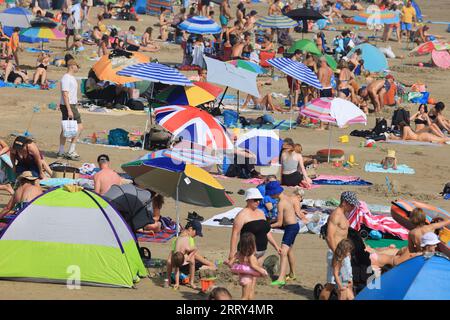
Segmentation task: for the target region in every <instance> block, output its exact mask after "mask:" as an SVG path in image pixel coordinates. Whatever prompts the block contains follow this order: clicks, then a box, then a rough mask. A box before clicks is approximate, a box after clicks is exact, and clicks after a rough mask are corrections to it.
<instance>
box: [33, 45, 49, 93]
mask: <svg viewBox="0 0 450 320" xmlns="http://www.w3.org/2000/svg"><path fill="white" fill-rule="evenodd" d="M49 64H50V56H49V55H48V54H46V53H41V54H39V56H38V59H37V66H36V72H35V73H34V76H33V85H36V84H37V83H38V82H39V80H40V83H41V86H45V84H46V82H47V67H48V65H49Z"/></svg>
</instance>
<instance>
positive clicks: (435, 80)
mask: <svg viewBox="0 0 450 320" xmlns="http://www.w3.org/2000/svg"><path fill="white" fill-rule="evenodd" d="M418 3H419V5H421V8H422V11H423V14H424V15H425V20H429V19H431V18H432V19H433V20H435V21H445V20H446V19H447V15H448V12H449V9H450V3H449V2H448V1H447V0H435V1H433V2H432V5H430V4H429V3H428V2H427V1H423V0H419V1H418ZM426 3H427V5H425V4H426ZM235 5H236V1H233V8H235ZM248 8H252V9H253V8H256V10H257V11H258V12H259V13H260V15H265V13H266V10H267V5H265V4H256V5H255V4H252V5H249V6H248ZM98 10H99V9H98V8H96V9H94V12H97V11H98ZM215 11H216V15H218V12H219V9H218V8H217V7H216V8H215ZM233 11H234V9H233ZM141 19H142V21H140V22H138V23H124V22H118V21H115V20H112V21H111V20H110V21H107V23H112V24H115V25H118V26H120V27H122V29H127V27H128V26H129V25H131V24H134V25H135V26H136V27H137V34H142V32H143V31H144V29H145V28H146V27H147V26H153V24H154V23H156V21H157V19H156V17H150V16H141ZM338 27H341V28H342V27H343V25H339V26H338ZM446 28H447V26H446V25H438V24H436V25H431V32H434V33H437V34H441V35H444V36H446V35H447V34H446V32H445V30H446ZM154 29H155V35H154V37H156V35H157V33H158V32H157V28H156V27H155V28H154ZM358 32H364V33H365V34H368V32H367V31H366V30H359V31H358ZM334 34H335V33H334V32H327V39H328V42H329V43H330V42H331V40H332V36H334ZM295 37H297V38H299V37H301V35H300V34H295ZM306 37H307V38H311V37H312V34H309V35H307V36H306ZM63 45H64V44H63V41H61V42H57V41H53V42H51V43H48V44H46V45H45V46H46V49H51V50H53V51H55V54H54V55H53V56H55V55H58V56H63V55H64V54H63V53H62V48H63ZM377 45H378V46H383V43H381V42H378V43H377ZM388 45H391V46H392V48H393V50H394V52H395V53H396V54H397V55H403V56H405V57H406V56H407V51H406V50H405V46H406V45H405V44H402V45H401V46H399V45H398V44H397V43H396V42H390V43H389V44H388ZM31 46H33V45H30V44H25V47H31ZM86 49H87V50H86V51H85V52H83V54H80V55H78V56H77V60H78V61H79V62H80V63H81V64H82V69H81V71H80V72H79V74H78V76H80V77H85V76H86V75H87V72H88V70H89V68H90V66H91V65H92V64H93V62H92V61H89V60H88V56H89V55H90V54H91V53H92V51H94V50H96V47H89V46H86ZM36 56H37V54H31V53H26V52H24V53H22V54H21V64H23V65H28V66H34V65H35V59H36ZM151 57H152V58H157V59H158V60H159V61H161V62H171V63H179V62H180V61H181V59H182V52H181V50H180V48H179V46H176V45H167V44H163V45H162V50H161V52H158V53H155V54H152V55H151ZM429 59H430V57H429V56H423V57H415V58H410V57H406V58H405V59H390V60H389V65H390V69H391V70H392V71H393V74H394V76H395V77H396V78H397V79H398V80H400V81H403V82H405V83H407V84H412V83H414V82H416V81H422V82H424V83H426V84H427V86H428V88H429V91H430V92H431V96H432V97H433V98H434V99H436V100H438V101H439V100H442V101H444V102H446V103H447V102H448V100H449V97H450V92H449V90H448V82H449V81H450V73H449V71H444V70H439V69H437V68H435V67H424V68H419V67H418V66H417V63H418V62H419V61H421V62H427V61H428V60H429ZM30 68H31V67H29V68H28V69H30ZM64 72H65V69H64V68H57V67H54V66H50V67H49V78H50V79H56V80H59V79H60V78H61V76H62V75H63V74H64ZM286 87H287V86H286V80H285V79H284V78H280V79H279V80H278V81H274V82H273V85H272V86H266V87H265V90H266V91H270V92H277V93H284V94H286V91H287V88H286ZM0 91H1V98H2V100H1V102H0V108H1V110H2V112H1V117H0V137H2V138H7V136H8V135H9V134H10V133H12V132H24V131H25V129H27V128H28V130H29V131H30V132H31V133H32V134H33V136H34V138H35V139H36V141H37V143H38V145H39V147H40V149H41V150H42V151H43V152H44V154H45V157H46V159H47V161H48V162H49V163H51V162H53V161H55V160H56V157H55V155H56V151H57V149H58V136H59V130H60V129H59V126H60V113H59V112H57V111H52V110H50V109H48V108H47V105H48V104H49V103H51V102H54V103H58V102H59V90H58V89H54V90H50V91H43V90H28V89H10V88H1V89H0ZM231 93H233V92H231ZM278 103H279V104H281V103H282V101H278ZM447 104H448V103H447ZM34 106H39V107H40V110H41V111H40V112H39V113H34V114H33V113H32V110H33V107H34ZM407 107H408V108H410V110H411V112H415V110H416V106H415V105H411V106H410V105H407ZM448 109H450V108H449V107H447V110H446V116H447V117H450V111H449V110H448ZM392 110H393V108H391V107H386V108H385V111H384V114H383V115H384V116H385V117H387V118H390V116H391V114H392ZM276 117H278V118H286V116H283V117H280V116H279V115H277V116H276ZM31 119H32V124H31V126H30V127H28V126H29V124H30V121H31ZM82 119H83V124H84V126H85V131H84V132H83V134H82V137H86V136H87V135H90V134H92V133H93V132H94V131H101V130H107V131H108V130H110V129H114V128H124V129H125V130H128V131H132V130H135V129H139V130H143V128H144V126H145V121H146V119H145V116H143V115H142V114H137V115H123V116H111V115H97V114H82ZM374 123H375V116H374V115H370V116H369V123H368V125H367V127H364V126H361V125H356V126H352V127H349V128H346V129H336V128H334V129H333V136H332V137H333V138H332V142H333V146H334V147H337V148H340V149H343V150H344V151H345V153H346V155H349V154H353V155H354V156H355V159H356V162H357V163H358V164H359V166H355V167H353V168H351V169H349V170H346V169H343V168H334V167H332V166H331V165H326V164H324V165H321V166H320V168H319V169H318V173H320V174H337V175H356V176H360V177H362V178H363V179H366V180H369V181H371V182H373V183H374V185H373V186H372V187H339V186H322V187H320V188H318V189H314V190H311V191H307V192H306V197H307V198H313V199H326V198H330V197H334V198H338V197H339V194H340V193H341V192H342V191H345V190H353V191H355V192H357V194H358V196H359V197H360V198H361V199H362V200H365V201H366V202H368V203H376V204H380V205H389V204H390V202H391V201H393V200H395V199H396V198H399V197H406V198H415V199H418V200H423V201H427V202H430V203H433V204H434V205H436V206H440V207H442V208H444V209H446V210H450V202H449V201H444V200H443V199H442V198H441V197H439V195H438V193H439V192H440V191H442V188H443V186H444V184H445V183H446V182H448V181H450V179H449V178H450V175H449V174H448V172H450V162H449V161H448V157H449V155H450V146H442V147H425V146H404V145H385V144H378V146H377V147H376V148H370V149H368V148H361V147H359V144H360V142H361V141H363V140H362V139H360V138H355V137H350V141H349V143H345V144H343V143H339V142H338V137H339V136H341V135H344V134H349V133H350V131H351V130H353V129H370V128H373V126H374ZM328 134H329V133H328V131H322V132H319V131H315V130H313V129H311V128H297V129H295V130H291V131H283V132H281V136H282V137H283V138H284V137H288V136H289V137H292V138H293V139H294V141H296V142H299V143H301V144H302V146H303V149H304V151H305V154H314V153H315V152H316V151H317V150H318V149H322V148H326V147H327V143H328ZM388 147H389V148H393V149H395V150H396V151H397V156H398V159H399V163H405V164H408V165H409V166H410V167H412V168H414V169H415V170H416V174H414V175H389V178H390V180H391V182H392V184H393V185H394V190H395V193H389V192H388V190H387V187H386V185H385V175H384V174H379V173H366V172H364V164H365V163H366V162H368V161H370V162H378V161H380V160H381V159H382V158H383V156H384V154H385V152H386V150H387V148H388ZM77 149H78V153H79V154H80V155H81V157H82V159H81V161H80V162H74V163H73V164H74V165H81V164H82V163H84V162H95V159H96V157H97V156H98V155H99V154H100V153H107V154H109V155H110V157H111V159H112V165H113V167H114V168H115V169H117V170H120V165H121V164H122V163H125V162H127V161H130V160H134V159H136V158H137V157H139V156H141V155H143V154H145V152H142V151H129V150H119V149H116V148H105V147H99V146H92V145H83V144H79V145H78V147H77ZM220 182H221V183H222V184H223V185H224V186H225V188H226V189H227V190H229V191H232V192H233V193H234V194H232V195H231V196H232V197H233V199H234V200H235V202H236V205H237V206H243V205H244V201H243V198H242V196H239V195H238V194H237V191H238V190H239V189H241V188H248V187H250V185H245V184H243V182H242V181H241V180H237V179H228V180H220ZM7 199H8V197H7V196H6V194H0V206H4V205H5V203H6V202H7ZM181 210H182V211H181V212H182V217H183V219H185V218H186V217H187V212H188V211H192V210H196V211H197V212H199V213H200V214H201V215H202V216H204V217H205V219H208V218H209V217H212V216H213V215H215V214H218V213H221V212H223V211H226V210H228V208H225V209H223V210H220V209H213V208H199V207H193V206H190V205H185V204H182V206H181ZM163 215H167V216H171V217H174V216H175V205H174V201H173V200H172V199H166V204H165V206H164V208H163ZM184 222H185V221H183V223H184ZM204 234H205V237H204V238H200V239H198V240H197V243H198V247H199V248H200V252H201V253H202V254H203V255H205V256H206V257H207V258H209V259H210V260H212V261H215V260H225V259H226V258H227V255H228V247H229V239H230V229H228V228H210V227H205V228H204ZM274 237H275V239H276V240H277V241H278V242H280V241H281V235H280V234H275V235H274ZM144 245H146V246H148V247H149V248H150V249H151V251H152V255H153V257H155V258H161V259H165V258H166V257H167V255H168V252H169V244H153V243H152V244H148V243H145V244H144ZM274 253H275V252H274V250H273V249H272V248H269V250H268V254H274ZM295 255H296V262H297V267H296V269H297V280H296V281H293V282H291V283H289V285H287V286H285V287H284V288H283V289H278V288H272V287H270V285H268V281H266V284H262V285H258V287H257V293H256V294H257V298H259V299H312V298H313V294H312V290H313V288H314V286H315V284H317V283H320V282H321V283H323V282H324V280H325V276H326V274H325V272H326V263H325V255H326V244H325V241H324V240H322V239H320V238H319V236H316V235H300V236H299V237H298V238H297V241H296V244H295ZM220 270H221V271H222V272H220V273H219V277H218V282H219V284H221V285H224V286H226V287H227V288H228V289H229V290H230V291H231V293H232V295H233V297H236V298H237V297H239V296H240V287H239V286H238V285H237V282H236V277H234V278H233V279H232V278H230V276H229V274H227V272H226V270H223V268H221V269H220ZM263 282H264V281H263ZM162 284H163V283H162V279H161V278H160V277H156V278H152V279H142V281H141V282H140V283H138V284H137V285H136V289H111V288H98V287H83V288H82V289H80V290H69V289H67V288H66V286H63V285H54V284H38V283H22V282H13V281H0V299H52V300H53V299H133V300H136V299H204V298H205V297H204V296H203V295H201V294H199V293H198V292H197V291H194V290H192V289H188V288H181V289H180V290H179V291H174V290H173V289H165V288H163V287H162Z"/></svg>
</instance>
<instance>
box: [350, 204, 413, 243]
mask: <svg viewBox="0 0 450 320" xmlns="http://www.w3.org/2000/svg"><path fill="white" fill-rule="evenodd" d="M360 203H361V205H360V206H359V207H357V208H355V209H354V210H353V211H352V212H351V213H350V215H349V216H348V217H347V218H348V221H349V223H350V227H351V228H353V229H355V230H356V231H359V230H361V227H362V226H363V225H364V226H366V227H367V228H369V229H372V230H377V231H380V232H382V233H390V234H392V235H394V236H396V237H398V238H400V239H402V240H407V239H408V233H409V231H408V229H406V228H404V227H402V226H401V225H400V224H399V223H397V222H396V221H395V220H394V218H392V217H390V216H385V215H374V214H372V213H371V212H370V210H369V208H368V206H367V204H366V203H365V202H364V201H360Z"/></svg>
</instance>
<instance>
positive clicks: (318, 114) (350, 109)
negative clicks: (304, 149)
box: [300, 98, 367, 162]
mask: <svg viewBox="0 0 450 320" xmlns="http://www.w3.org/2000/svg"><path fill="white" fill-rule="evenodd" d="M300 113H301V114H302V115H304V116H306V117H309V118H313V119H317V120H320V121H323V122H328V123H334V124H336V125H337V126H338V127H343V126H345V125H347V124H356V123H363V124H367V116H366V114H365V113H364V112H363V111H362V110H361V109H360V108H359V107H358V106H356V105H355V104H353V103H352V102H350V101H348V100H344V99H341V98H317V99H314V100H312V101H311V102H309V103H307V104H306V106H305V107H304V108H302V110H301V111H300ZM331 131H332V130H330V138H329V142H328V162H330V150H331Z"/></svg>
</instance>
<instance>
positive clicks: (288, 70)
mask: <svg viewBox="0 0 450 320" xmlns="http://www.w3.org/2000/svg"><path fill="white" fill-rule="evenodd" d="M267 62H268V63H269V64H270V65H272V66H274V67H275V68H277V69H279V70H281V71H282V72H283V73H285V74H287V75H289V76H291V77H292V78H294V79H297V80H299V81H301V82H304V83H306V84H308V85H310V86H312V87H314V88H317V89H322V84H321V83H320V81H319V79H318V78H317V75H316V74H315V73H314V72H312V71H311V69H309V68H308V67H307V66H305V65H304V64H303V63H301V62H298V61H294V60H292V59H288V58H274V59H269V60H267Z"/></svg>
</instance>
